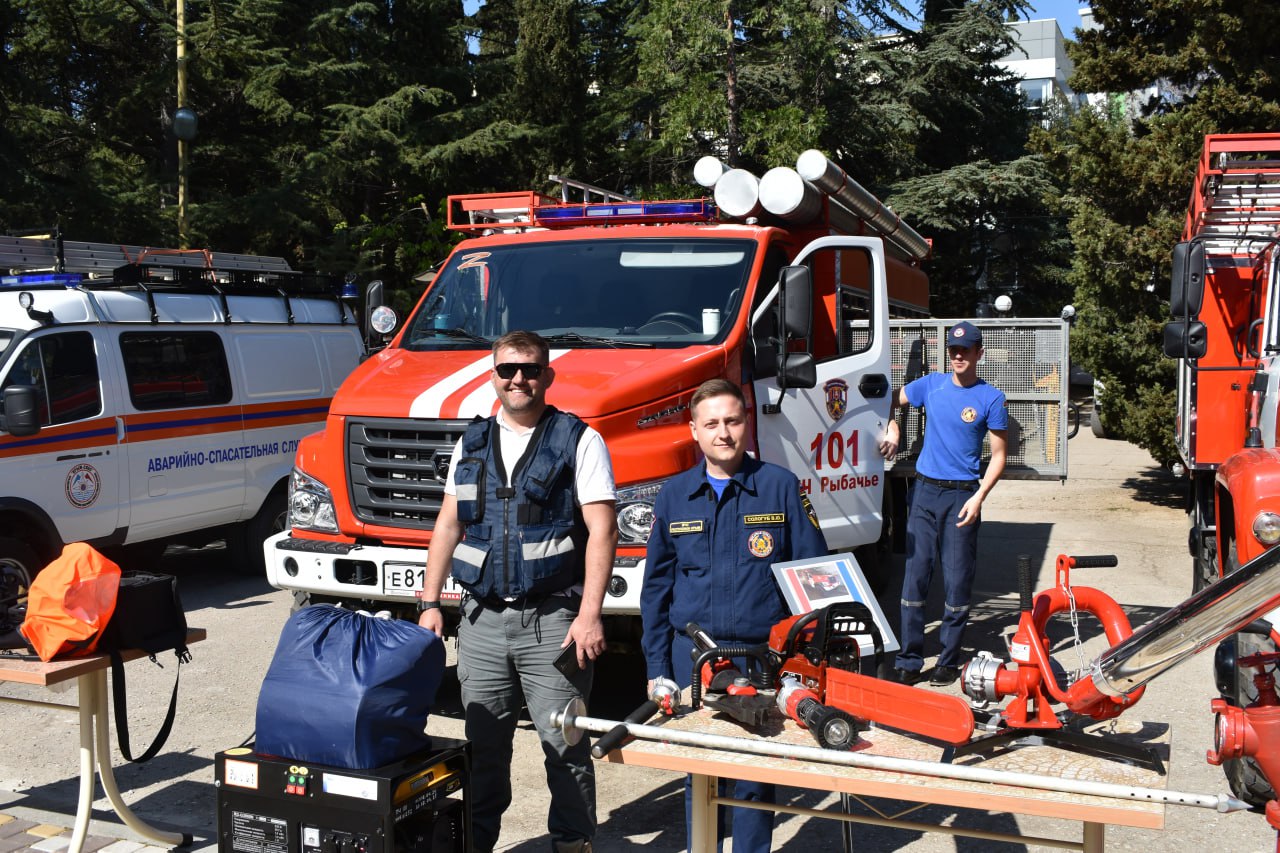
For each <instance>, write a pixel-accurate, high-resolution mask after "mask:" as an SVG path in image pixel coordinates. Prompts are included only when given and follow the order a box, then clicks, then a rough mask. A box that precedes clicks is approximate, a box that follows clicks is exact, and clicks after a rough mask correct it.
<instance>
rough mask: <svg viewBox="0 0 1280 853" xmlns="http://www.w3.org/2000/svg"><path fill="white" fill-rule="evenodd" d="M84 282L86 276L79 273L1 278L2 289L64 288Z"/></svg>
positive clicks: (33, 274) (32, 274)
mask: <svg viewBox="0 0 1280 853" xmlns="http://www.w3.org/2000/svg"><path fill="white" fill-rule="evenodd" d="M82 281H84V276H83V275H82V274H81V273H78V272H45V273H26V274H23V275H3V276H0V287H33V286H35V285H41V284H46V285H47V284H53V285H59V284H60V285H62V286H63V287H75V286H76V285H78V284H80V282H82Z"/></svg>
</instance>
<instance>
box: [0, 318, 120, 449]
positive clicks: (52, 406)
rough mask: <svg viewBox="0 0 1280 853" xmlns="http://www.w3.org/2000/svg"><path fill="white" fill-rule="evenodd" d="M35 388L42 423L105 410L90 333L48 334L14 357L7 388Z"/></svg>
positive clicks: (58, 421) (7, 379) (79, 417)
mask: <svg viewBox="0 0 1280 853" xmlns="http://www.w3.org/2000/svg"><path fill="white" fill-rule="evenodd" d="M10 385H30V386H32V387H34V388H35V389H36V400H37V404H38V406H39V411H40V424H41V426H50V425H52V424H65V423H69V422H70V421H78V420H82V419H84V418H92V417H96V416H97V415H99V414H101V413H102V390H101V388H99V386H98V356H97V354H96V352H95V351H94V347H93V335H92V334H91V333H89V332H64V333H62V334H55V335H45V336H43V337H39V338H36V339H34V340H31V341H29V342H28V343H27V345H26V346H25V347H24V348H23V350H22V352H20V353H18V357H17V358H15V359H14V362H13V369H12V370H10V371H9V375H8V376H7V377H6V378H5V381H4V387H5V388H8V387H9V386H10Z"/></svg>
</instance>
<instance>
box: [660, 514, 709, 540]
mask: <svg viewBox="0 0 1280 853" xmlns="http://www.w3.org/2000/svg"><path fill="white" fill-rule="evenodd" d="M702 525H703V522H702V519H700V518H699V519H695V520H693V521H673V522H671V523H670V524H668V525H667V533H669V534H670V535H672V536H679V535H681V534H682V533H701V532H702Z"/></svg>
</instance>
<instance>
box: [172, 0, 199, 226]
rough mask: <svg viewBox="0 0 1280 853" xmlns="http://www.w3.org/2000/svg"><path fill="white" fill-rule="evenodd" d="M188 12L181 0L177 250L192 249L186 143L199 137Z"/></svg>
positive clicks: (176, 123)
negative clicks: (190, 86) (190, 85)
mask: <svg viewBox="0 0 1280 853" xmlns="http://www.w3.org/2000/svg"><path fill="white" fill-rule="evenodd" d="M186 104H187V10H186V3H185V0H178V109H177V110H176V111H175V112H174V114H173V135H174V136H176V137H177V138H178V247H179V248H182V249H186V248H189V246H190V235H189V233H188V230H187V143H189V142H190V141H191V140H192V139H195V136H196V126H197V124H198V123H199V122H198V120H197V117H196V111H195V110H193V109H191V107H188V106H187V105H186Z"/></svg>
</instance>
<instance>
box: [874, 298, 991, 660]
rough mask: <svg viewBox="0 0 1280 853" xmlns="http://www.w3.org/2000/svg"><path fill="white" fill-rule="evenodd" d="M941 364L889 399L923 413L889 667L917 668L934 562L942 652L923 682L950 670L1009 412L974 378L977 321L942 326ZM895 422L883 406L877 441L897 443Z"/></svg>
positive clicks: (894, 446) (890, 448)
mask: <svg viewBox="0 0 1280 853" xmlns="http://www.w3.org/2000/svg"><path fill="white" fill-rule="evenodd" d="M947 357H948V359H949V360H950V363H951V371H950V372H949V373H931V374H929V375H928V376H922V377H920V378H919V379H917V380H915V381H914V382H909V383H907V385H906V386H904V387H903V388H902V389H901V390H900V391H899V392H898V397H897V399H896V401H895V402H896V404H897V405H899V406H922V407H923V408H924V409H925V412H926V414H927V417H928V424H927V427H926V429H925V434H924V448H923V449H922V450H921V452H920V457H919V459H917V460H916V483H915V486H914V488H913V489H912V492H911V512H910V514H909V515H908V517H907V569H906V577H905V578H904V579H903V582H902V624H901V627H900V630H899V634H900V636H899V640H900V642H901V643H902V648H901V650H900V651H899V652H898V656H897V659H896V661H895V663H894V676H895V677H896V679H897V680H898V681H901V682H902V683H904V684H915V683H917V682H918V681H920V680H921V679H922V678H924V672H923V668H924V607H925V601H926V599H928V597H929V583H930V581H931V580H932V579H933V569H934V566H935V564H936V563H937V562H938V561H939V559H940V561H941V563H942V582H943V593H944V605H943V614H942V627H941V628H940V630H939V635H940V639H941V640H942V653H941V654H940V655H938V663H937V666H935V667H934V670H933V676H932V678H931V679H930V682H929V683H930V684H935V685H947V684H951V683H952V682H953V681H955V680H956V679H957V678H959V677H960V642H961V639H962V637H963V636H964V629H965V626H966V625H967V624H968V622H969V598H970V596H971V595H972V593H973V579H974V573H975V571H976V568H977V559H978V528H979V527H980V526H981V524H982V502H983V501H984V500H986V497H987V495H988V493H990V491H991V488H992V487H993V486H995V484H996V481H997V480H999V479H1000V475H1001V474H1002V473H1004V464H1005V433H1006V430H1007V429H1008V425H1009V416H1008V411H1007V408H1006V403H1005V397H1004V394H1003V393H1002V392H1001V391H1000V390H999V389H997V388H995V387H993V386H991V385H988V384H987V383H986V382H983V381H982V380H981V379H979V378H978V361H979V360H980V359H981V358H982V330H980V329H979V328H978V327H977V326H975V325H973V324H972V323H968V322H963V321H962V322H960V323H956V324H955V325H954V326H952V327H951V329H950V331H948V332H947ZM988 435H989V436H990V438H991V461H990V462H989V463H988V464H987V471H986V474H985V475H983V476H982V477H981V478H980V477H979V472H980V466H981V463H982V440H983V438H984V437H986V436H988ZM898 441H899V434H898V424H897V421H895V420H894V418H893V414H892V412H891V413H890V416H889V426H888V427H887V428H886V430H885V436H884V439H883V440H882V441H881V443H880V451H881V453H883V454H884V456H885V458H886V459H892V458H893V457H894V455H895V454H896V453H897V452H898Z"/></svg>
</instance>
